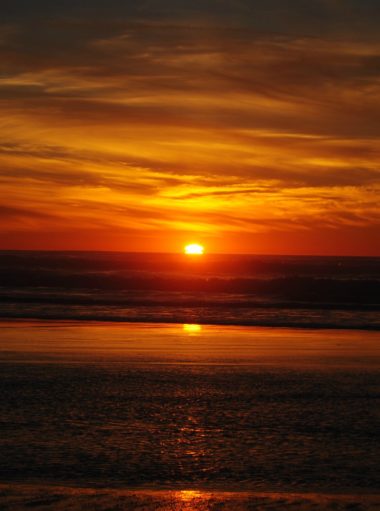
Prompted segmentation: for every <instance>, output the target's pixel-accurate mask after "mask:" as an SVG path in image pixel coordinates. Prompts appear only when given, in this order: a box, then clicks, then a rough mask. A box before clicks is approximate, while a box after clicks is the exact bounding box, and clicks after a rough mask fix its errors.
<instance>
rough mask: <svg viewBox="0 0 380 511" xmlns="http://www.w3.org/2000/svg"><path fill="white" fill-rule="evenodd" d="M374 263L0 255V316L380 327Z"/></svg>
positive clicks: (379, 286) (378, 261) (379, 271)
mask: <svg viewBox="0 0 380 511" xmlns="http://www.w3.org/2000/svg"><path fill="white" fill-rule="evenodd" d="M379 297H380V258H370V257H366V258H363V257H362V258H359V257H306V256H305V257H302V256H298V257H295V256H252V255H212V254H206V255H203V256H201V257H196V256H193V257H191V256H186V255H182V254H140V253H139V254H133V253H115V252H91V253H90V252H36V251H35V252H16V251H15V252H12V251H3V252H0V317H3V318H38V319H85V320H103V321H132V322H140V321H141V322H165V323H172V322H173V323H190V324H192V323H196V324H198V323H199V324H226V325H228V324H229V325H261V326H289V327H310V328H314V327H315V328H326V327H328V328H358V329H378V328H379V327H380V315H379V310H380V298H379Z"/></svg>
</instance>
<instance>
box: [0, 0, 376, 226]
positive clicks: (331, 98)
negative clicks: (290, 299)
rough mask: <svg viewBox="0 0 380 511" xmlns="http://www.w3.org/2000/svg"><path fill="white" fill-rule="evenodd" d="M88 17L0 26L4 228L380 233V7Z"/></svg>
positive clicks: (138, 8) (69, 9)
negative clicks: (378, 27)
mask: <svg viewBox="0 0 380 511" xmlns="http://www.w3.org/2000/svg"><path fill="white" fill-rule="evenodd" d="M16 3H17V2H16ZM81 4H82V5H81V8H80V9H79V8H78V7H77V3H74V2H68V3H67V4H66V6H65V7H63V6H59V7H57V10H56V11H55V13H54V16H50V17H49V16H43V17H42V16H40V15H39V16H37V14H38V13H41V12H42V11H43V9H45V8H46V9H47V11H46V13H48V10H49V8H50V7H49V6H48V5H47V4H46V2H43V1H42V0H41V1H37V2H35V5H34V7H35V11H34V14H35V15H36V17H34V15H31V16H29V15H27V14H28V9H29V7H28V6H27V5H24V7H25V11H21V10H20V9H19V8H16V7H10V8H8V11H7V13H6V16H7V17H6V16H5V18H4V19H5V20H6V21H5V22H4V25H3V26H2V28H1V27H0V58H1V61H2V63H3V69H4V71H3V73H2V74H1V76H0V105H1V107H2V108H1V113H0V131H1V133H2V140H3V143H2V144H1V145H0V165H1V170H0V186H1V187H2V191H3V196H5V197H6V203H5V205H4V207H5V208H8V209H4V215H3V223H4V224H5V226H7V225H8V227H7V228H9V229H10V228H12V229H14V230H17V229H18V230H19V231H20V232H21V231H22V230H23V229H25V225H28V226H29V227H28V228H30V229H32V230H34V231H35V232H38V231H40V232H41V236H42V233H43V232H44V230H45V231H46V229H47V226H48V227H49V229H50V230H52V229H54V226H56V227H57V228H58V226H59V228H60V229H63V230H64V229H65V220H66V228H67V231H69V230H79V229H85V228H87V229H91V228H94V229H95V230H96V229H110V230H112V229H113V230H114V232H116V231H117V230H119V229H125V230H134V231H136V232H138V231H139V230H141V232H150V233H151V234H150V235H151V236H154V234H152V233H154V232H156V233H157V236H159V234H158V233H162V232H165V231H166V232H177V233H178V232H181V231H188V230H189V231H196V230H199V231H200V232H204V233H211V232H219V233H221V232H229V233H233V232H247V233H249V232H269V231H271V230H274V231H276V232H279V231H289V230H290V231H291V230H297V231H298V230H309V231H312V230H313V229H319V228H326V229H339V226H341V228H346V227H347V226H354V227H355V228H357V227H358V226H372V225H378V222H379V215H378V209H377V206H376V201H375V199H374V197H375V194H376V193H377V192H378V188H379V186H380V166H379V164H378V162H379V156H380V147H379V143H378V140H379V135H380V132H379V130H380V123H379V119H380V106H379V105H380V74H379V71H378V70H379V68H380V37H379V36H378V34H377V33H376V32H375V31H374V29H373V20H372V15H374V14H375V13H376V12H377V11H378V9H379V8H378V5H377V4H375V3H373V2H370V1H364V2H362V3H361V4H359V3H358V2H355V1H350V2H346V3H344V4H343V3H342V2H339V1H332V0H331V1H328V0H325V1H322V0H318V1H317V0H314V1H312V2H304V1H301V0H297V2H294V4H293V5H292V7H290V6H287V7H285V6H284V3H283V2H279V1H275V0H270V1H267V2H265V4H264V3H263V2H257V3H255V4H254V5H253V4H252V2H248V1H245V0H240V1H239V2H230V1H218V2H217V1H216V0H215V1H210V2H202V3H200V2H192V3H191V4H190V2H182V3H181V4H179V2H174V1H171V2H169V1H167V2H153V1H150V2H146V3H143V4H139V5H137V4H132V3H130V2H116V1H115V2H112V1H111V2H110V3H109V4H108V7H109V9H108V11H107V9H106V11H107V12H108V14H109V15H108V14H107V12H106V14H105V15H104V16H103V15H102V16H100V14H99V13H100V12H105V11H104V9H103V6H102V5H101V3H100V2H96V1H95V2H92V3H91V4H90V3H81ZM17 5H20V4H17ZM28 5H29V4H28ZM49 5H50V4H49ZM216 7H218V11H217V12H218V13H219V14H218V15H216V16H213V14H215V12H216ZM86 13H87V14H86ZM115 13H117V14H118V15H117V16H116V15H115ZM29 14H30V13H29ZM88 14H90V15H88ZM111 14H114V15H113V16H111ZM343 21H345V23H343ZM346 22H347V23H346ZM285 25H286V28H284V27H285ZM364 26H366V27H367V30H366V31H364V29H363V27H364ZM29 211H31V212H35V214H34V215H33V214H31V215H30V222H29V223H28V221H27V217H28V213H25V214H24V212H29ZM242 211H243V212H244V213H242ZM17 221H20V224H19V225H17ZM25 222H26V223H25ZM23 232H24V231H23ZM160 235H161V234H160Z"/></svg>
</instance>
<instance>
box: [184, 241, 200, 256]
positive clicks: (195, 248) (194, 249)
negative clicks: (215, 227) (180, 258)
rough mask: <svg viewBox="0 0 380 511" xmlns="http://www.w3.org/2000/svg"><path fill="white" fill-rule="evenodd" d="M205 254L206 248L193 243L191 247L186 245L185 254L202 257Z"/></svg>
mask: <svg viewBox="0 0 380 511" xmlns="http://www.w3.org/2000/svg"><path fill="white" fill-rule="evenodd" d="M203 252H204V247H203V246H202V245H199V244H198V243H191V244H190V245H186V247H185V254H188V255H202V254H203Z"/></svg>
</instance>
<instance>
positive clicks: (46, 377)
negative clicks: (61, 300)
mask: <svg viewBox="0 0 380 511" xmlns="http://www.w3.org/2000/svg"><path fill="white" fill-rule="evenodd" d="M0 335H1V343H0V368H1V373H0V407H1V423H0V429H1V435H0V479H1V480H2V481H23V482H26V481H31V482H36V481H44V482H46V481H49V482H53V483H70V484H77V485H85V484H86V485H88V484H90V485H91V484H95V485H101V486H116V487H141V486H148V487H155V488H157V487H159V488H161V487H170V488H173V487H181V488H186V487H197V488H201V487H213V488H218V487H223V488H230V489H234V488H235V489H236V488H238V489H244V488H245V489H263V490H276V489H279V490H289V489H291V490H297V491H298V490H305V489H306V490H316V491H332V490H333V491H335V490H342V489H343V490H348V489H349V490H352V491H374V490H376V488H378V487H379V483H380V480H379V475H378V474H379V471H378V460H379V459H380V450H379V443H378V440H379V437H378V435H379V433H378V432H379V431H380V428H379V409H380V408H379V383H380V373H379V367H380V364H379V360H380V359H379V356H380V350H379V340H380V334H378V333H377V332H360V331H358V332H350V331H312V330H291V329H273V330H271V329H260V328H256V329H255V328H234V327H230V328H228V327H203V328H202V327H200V326H198V325H184V326H182V325H172V326H169V325H162V326H157V325H150V326H149V325H148V326H147V325H134V324H129V325H111V326H110V325H107V324H101V325H97V326H95V325H88V324H85V323H77V324H74V323H61V324H59V323H53V322H52V323H44V324H41V323H24V324H22V323H2V324H1V328H0Z"/></svg>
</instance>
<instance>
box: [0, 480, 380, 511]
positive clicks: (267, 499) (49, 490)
mask: <svg viewBox="0 0 380 511" xmlns="http://www.w3.org/2000/svg"><path fill="white" fill-rule="evenodd" d="M0 489H1V495H0V504H4V505H5V506H6V508H7V509H15V507H12V506H13V505H15V506H16V505H17V509H29V507H31V505H33V507H35V505H36V504H35V503H36V501H38V500H39V499H42V501H43V502H44V505H43V508H44V509H45V510H47V511H50V510H52V511H53V510H56V509H57V506H59V509H61V510H62V511H69V510H70V511H77V510H79V509H94V505H95V506H96V509H97V510H98V511H106V510H109V509H111V508H112V509H128V511H137V510H139V511H153V510H157V511H216V510H222V509H223V511H249V510H253V509H255V510H256V509H257V510H259V509H268V510H269V509H273V510H275V509H283V510H287V509H289V510H290V509H298V510H299V511H308V510H310V509H325V510H328V509H331V510H335V511H340V510H341V511H343V510H347V509H361V510H363V511H370V510H372V509H377V504H378V502H379V498H378V497H376V496H375V495H370V494H368V495H361V496H359V495H325V494H314V493H307V494H300V493H298V494H297V493H288V494H287V493H248V492H223V491H222V492H220V491H213V492H210V491H208V492H205V491H196V490H178V491H149V490H142V491H133V492H131V491H123V490H109V489H102V490H96V489H90V488H86V489H83V488H67V487H66V488H65V487H50V486H49V487H44V486H32V485H30V486H29V485H28V486H27V485H25V486H24V485H19V484H17V485H1V486H0ZM20 506H22V507H20ZM124 506H125V507H124ZM38 509H40V507H38Z"/></svg>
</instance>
